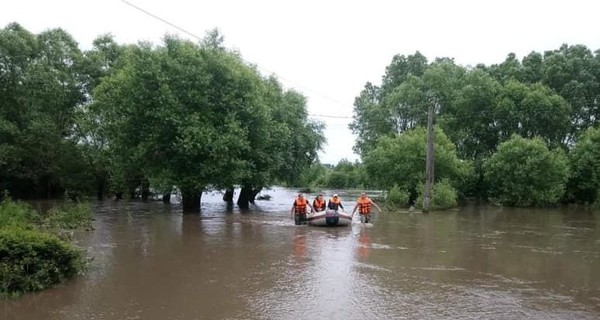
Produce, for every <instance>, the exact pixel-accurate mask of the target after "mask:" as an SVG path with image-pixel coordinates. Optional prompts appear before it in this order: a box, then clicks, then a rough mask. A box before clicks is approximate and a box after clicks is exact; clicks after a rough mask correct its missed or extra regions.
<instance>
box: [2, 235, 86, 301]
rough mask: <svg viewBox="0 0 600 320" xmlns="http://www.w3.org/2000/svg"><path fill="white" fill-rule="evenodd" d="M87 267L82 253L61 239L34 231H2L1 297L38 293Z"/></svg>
mask: <svg viewBox="0 0 600 320" xmlns="http://www.w3.org/2000/svg"><path fill="white" fill-rule="evenodd" d="M82 267H83V263H82V259H81V253H80V252H79V251H78V250H76V249H75V248H74V247H73V246H71V245H70V244H68V243H66V242H64V241H61V240H60V239H59V238H58V237H56V236H54V235H51V234H48V233H42V232H39V231H33V230H23V229H18V228H5V229H2V230H0V295H2V296H6V295H16V294H19V293H22V292H31V291H38V290H42V289H44V288H47V287H49V286H52V285H54V284H57V283H59V282H61V281H62V280H64V279H67V278H69V277H71V276H73V275H75V274H77V273H78V272H79V271H80V270H81V269H82Z"/></svg>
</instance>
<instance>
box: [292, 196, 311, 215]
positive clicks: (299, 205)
mask: <svg viewBox="0 0 600 320" xmlns="http://www.w3.org/2000/svg"><path fill="white" fill-rule="evenodd" d="M307 205H308V201H306V198H302V199H300V198H296V200H295V201H294V207H295V208H296V214H305V213H306V206H307Z"/></svg>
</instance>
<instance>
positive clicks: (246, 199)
mask: <svg viewBox="0 0 600 320" xmlns="http://www.w3.org/2000/svg"><path fill="white" fill-rule="evenodd" d="M251 194H252V188H251V187H248V186H242V189H241V190H240V196H239V197H238V200H237V205H238V207H240V208H242V209H248V208H250V196H251Z"/></svg>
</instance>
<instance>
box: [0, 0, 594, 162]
mask: <svg viewBox="0 0 600 320" xmlns="http://www.w3.org/2000/svg"><path fill="white" fill-rule="evenodd" d="M129 1H130V2H131V3H133V4H135V5H137V6H139V7H142V8H144V9H145V10H147V11H149V12H151V13H154V14H156V15H158V16H160V17H161V18H163V19H165V20H168V21H170V22H173V23H174V24H176V25H178V26H180V27H181V28H183V29H185V30H187V31H190V32H191V33H193V34H196V35H198V36H203V35H204V33H205V32H206V31H207V30H210V29H212V28H215V27H217V28H218V29H219V30H220V31H221V32H222V33H223V34H224V36H225V45H226V46H227V47H229V48H234V49H237V50H239V51H240V52H241V53H242V55H243V56H244V58H245V59H246V60H247V61H249V62H251V63H253V64H256V65H258V66H259V68H260V69H261V70H262V71H263V72H266V73H274V74H276V75H277V76H278V77H279V78H280V80H281V81H282V82H283V83H284V85H286V86H287V87H293V88H296V89H297V90H299V91H301V92H303V93H304V94H305V95H306V96H307V97H308V98H309V102H308V109H309V113H311V114H312V115H333V116H341V117H351V116H352V103H353V101H354V97H356V96H357V95H358V94H359V92H360V90H361V89H362V87H363V86H364V84H365V83H366V82H367V81H371V82H374V83H380V81H381V77H382V75H383V73H384V70H385V67H386V66H387V65H388V64H389V63H390V61H391V59H392V57H393V55H394V54H406V55H408V54H412V53H414V52H415V51H416V50H419V51H420V52H421V53H423V54H424V55H425V56H426V57H427V58H428V59H429V60H432V59H433V58H435V57H453V58H455V60H456V61H457V62H458V63H460V64H463V65H475V64H477V63H486V64H490V63H498V62H501V61H502V60H504V58H505V57H506V55H507V54H508V53H509V52H514V53H516V54H517V56H518V57H519V58H520V57H522V56H523V55H526V54H528V53H529V52H531V51H533V50H535V51H545V50H551V49H556V48H558V47H559V46H560V45H561V44H562V43H569V44H584V45H586V46H588V47H589V48H591V49H593V50H596V49H600V32H599V31H600V28H599V27H600V22H599V18H598V17H599V13H600V1H594V0H589V1H584V0H568V1H566V0H565V1H553V0H547V1H537V0H518V1H517V0H501V1H496V0H493V1H492V0H478V1H477V0H474V1H467V0H462V1H461V0H438V1H435V0H419V1H401V0H395V1H391V0H390V1H377V0H369V1H328V0H320V1H317V0H314V1H313V0H302V1H296V0H294V1H286V0H278V1H277V0H272V1H268V0H219V1H215V0H213V1H184V0H168V1H167V0H129ZM14 21H16V22H18V23H20V24H22V25H23V26H24V27H25V28H27V29H28V30H30V31H32V32H35V33H38V32H40V31H43V30H45V29H49V28H54V27H61V28H63V29H65V30H66V31H68V32H69V33H70V34H71V35H73V37H74V38H75V39H76V40H77V41H78V42H79V44H80V46H81V48H83V49H88V48H89V47H90V46H91V43H92V40H93V39H94V38H95V37H97V36H98V35H100V34H104V33H112V34H113V35H114V36H115V38H116V40H117V41H118V42H120V43H132V42H137V41H140V40H145V41H152V42H157V43H158V42H160V39H161V38H162V37H163V35H165V34H166V33H169V34H179V35H180V36H181V37H183V38H191V37H190V36H188V35H186V34H184V33H182V32H181V31H179V30H177V29H175V28H173V27H170V26H168V25H166V24H164V23H162V22H160V21H158V20H156V19H154V18H152V17H150V16H148V15H146V14H144V13H142V12H140V11H138V10H136V9H134V8H132V7H131V6H129V5H127V4H125V3H124V2H122V1H121V0H52V1H49V0H12V1H3V3H2V9H1V10H0V26H2V27H4V26H5V25H6V24H8V23H10V22H14ZM314 117H315V119H319V120H322V121H324V122H325V123H326V124H327V130H326V132H325V134H326V138H327V140H328V145H327V146H325V148H324V151H323V152H322V153H321V161H322V162H324V163H336V162H337V161H338V160H339V159H341V158H348V159H351V160H354V159H357V156H356V155H355V154H353V152H352V145H353V144H354V139H355V137H354V136H353V135H352V133H351V132H350V130H349V129H348V128H347V126H348V123H349V122H350V121H351V119H348V118H346V119H333V118H324V117H316V116H314Z"/></svg>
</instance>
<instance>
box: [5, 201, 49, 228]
mask: <svg viewBox="0 0 600 320" xmlns="http://www.w3.org/2000/svg"><path fill="white" fill-rule="evenodd" d="M39 221H40V216H39V215H38V214H37V212H36V211H35V210H34V209H33V208H32V207H30V206H29V205H27V204H25V203H19V202H14V201H12V200H11V199H10V198H8V197H7V198H5V199H4V200H2V202H0V228H2V227H21V228H29V227H33V225H34V224H35V223H39Z"/></svg>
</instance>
